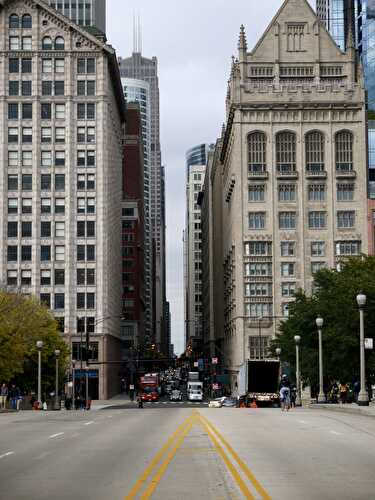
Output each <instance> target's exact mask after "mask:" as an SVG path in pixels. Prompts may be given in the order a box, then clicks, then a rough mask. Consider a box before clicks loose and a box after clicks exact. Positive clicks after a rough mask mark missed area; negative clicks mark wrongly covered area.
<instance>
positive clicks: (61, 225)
mask: <svg viewBox="0 0 375 500" xmlns="http://www.w3.org/2000/svg"><path fill="white" fill-rule="evenodd" d="M55 238H65V222H55Z"/></svg>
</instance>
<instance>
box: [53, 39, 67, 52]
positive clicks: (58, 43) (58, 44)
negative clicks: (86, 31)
mask: <svg viewBox="0 0 375 500" xmlns="http://www.w3.org/2000/svg"><path fill="white" fill-rule="evenodd" d="M64 49H65V40H64V38H63V37H62V36H57V37H56V38H55V50H64Z"/></svg>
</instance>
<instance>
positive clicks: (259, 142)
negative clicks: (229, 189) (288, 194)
mask: <svg viewBox="0 0 375 500" xmlns="http://www.w3.org/2000/svg"><path fill="white" fill-rule="evenodd" d="M248 148H249V165H248V168H249V172H265V171H266V148H267V137H266V134H264V133H263V132H252V133H251V134H249V135H248Z"/></svg>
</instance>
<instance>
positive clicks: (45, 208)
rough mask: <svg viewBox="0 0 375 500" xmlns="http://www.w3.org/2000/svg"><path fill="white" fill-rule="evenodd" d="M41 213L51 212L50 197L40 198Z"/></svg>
mask: <svg viewBox="0 0 375 500" xmlns="http://www.w3.org/2000/svg"><path fill="white" fill-rule="evenodd" d="M40 210H41V213H42V214H50V213H51V198H42V199H41V208H40Z"/></svg>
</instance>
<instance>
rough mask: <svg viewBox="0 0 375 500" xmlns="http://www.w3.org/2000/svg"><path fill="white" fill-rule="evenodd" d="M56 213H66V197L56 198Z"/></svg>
mask: <svg viewBox="0 0 375 500" xmlns="http://www.w3.org/2000/svg"><path fill="white" fill-rule="evenodd" d="M55 214H65V198H56V199H55Z"/></svg>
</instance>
